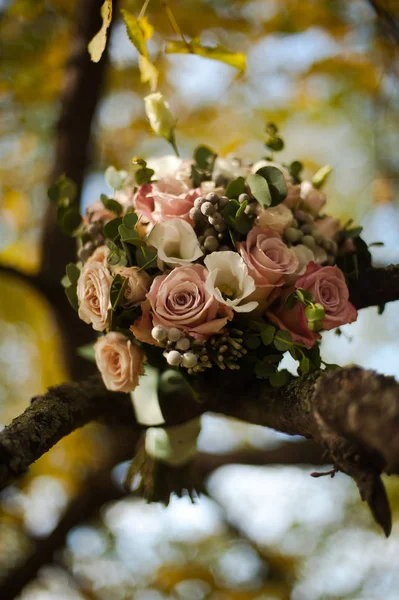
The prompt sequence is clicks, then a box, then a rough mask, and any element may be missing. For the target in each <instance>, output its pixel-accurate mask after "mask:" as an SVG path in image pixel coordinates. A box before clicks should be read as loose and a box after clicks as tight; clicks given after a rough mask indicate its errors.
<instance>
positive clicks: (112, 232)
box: [103, 217, 122, 241]
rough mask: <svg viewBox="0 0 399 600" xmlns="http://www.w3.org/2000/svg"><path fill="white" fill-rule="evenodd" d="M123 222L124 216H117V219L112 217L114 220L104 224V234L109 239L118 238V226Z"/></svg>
mask: <svg viewBox="0 0 399 600" xmlns="http://www.w3.org/2000/svg"><path fill="white" fill-rule="evenodd" d="M121 224H122V217H117V218H116V219H112V221H108V223H105V225H104V229H103V231H104V235H105V237H107V238H108V239H109V240H112V241H114V240H116V238H118V237H119V231H118V227H119V225H121Z"/></svg>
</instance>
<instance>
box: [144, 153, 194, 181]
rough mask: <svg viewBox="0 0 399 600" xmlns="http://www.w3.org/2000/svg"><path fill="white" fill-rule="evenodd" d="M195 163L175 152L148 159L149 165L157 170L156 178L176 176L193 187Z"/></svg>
mask: <svg viewBox="0 0 399 600" xmlns="http://www.w3.org/2000/svg"><path fill="white" fill-rule="evenodd" d="M193 164H194V161H193V160H183V159H182V158H179V157H178V156H174V155H173V154H167V155H166V156H161V157H159V158H149V159H148V161H147V167H148V168H149V169H153V170H154V171H155V173H154V179H162V178H163V177H175V178H176V179H179V181H182V182H183V183H185V184H186V185H187V186H188V187H190V188H191V187H192V180H191V166H192V165H193Z"/></svg>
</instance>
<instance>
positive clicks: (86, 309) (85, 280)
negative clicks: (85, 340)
mask: <svg viewBox="0 0 399 600" xmlns="http://www.w3.org/2000/svg"><path fill="white" fill-rule="evenodd" d="M111 283H112V276H111V274H110V272H109V271H108V269H107V268H106V266H105V265H104V264H103V263H102V262H88V263H86V264H85V266H84V267H83V269H82V271H81V273H80V276H79V279H78V285H77V296H78V301H79V317H80V318H81V319H82V321H84V322H85V323H91V324H92V326H93V329H95V330H96V331H104V329H106V328H107V327H108V325H109V313H110V305H109V304H110V300H109V292H110V289H111Z"/></svg>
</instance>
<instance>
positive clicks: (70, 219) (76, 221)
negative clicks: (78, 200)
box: [57, 206, 82, 235]
mask: <svg viewBox="0 0 399 600" xmlns="http://www.w3.org/2000/svg"><path fill="white" fill-rule="evenodd" d="M59 208H64V207H59ZM58 214H59V221H58V222H59V225H60V227H61V229H62V231H63V232H64V233H66V234H67V235H73V233H74V231H76V229H77V228H78V227H79V225H80V223H81V222H82V216H81V214H80V212H79V210H78V208H77V207H73V206H71V207H67V208H66V209H64V210H63V211H60V213H58V212H57V217H58Z"/></svg>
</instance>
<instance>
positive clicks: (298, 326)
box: [266, 288, 321, 348]
mask: <svg viewBox="0 0 399 600" xmlns="http://www.w3.org/2000/svg"><path fill="white" fill-rule="evenodd" d="M294 291H295V288H287V289H286V290H285V291H284V293H283V295H282V296H281V297H280V298H279V302H278V304H277V307H276V308H275V309H274V310H273V311H269V312H267V313H266V316H267V317H268V318H269V319H270V321H271V322H272V323H273V324H274V325H276V326H277V327H278V328H279V329H284V330H285V331H288V332H289V333H290V334H291V336H292V340H293V341H294V342H296V343H298V344H304V345H305V346H306V348H312V347H313V346H314V344H315V343H316V342H317V340H318V339H320V337H321V336H320V334H319V333H316V332H315V331H310V329H309V327H308V321H307V318H306V315H305V309H304V307H303V305H302V304H300V303H299V302H297V303H296V304H295V306H294V307H293V308H292V309H290V310H287V309H286V308H285V306H284V304H285V301H286V299H287V297H288V296H289V295H290V294H291V293H292V292H294Z"/></svg>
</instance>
